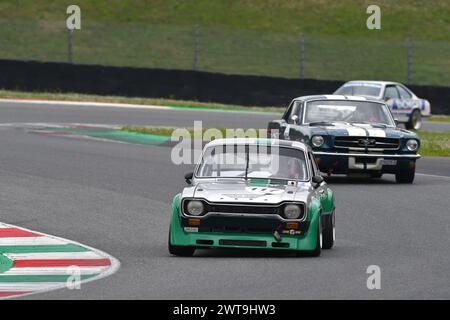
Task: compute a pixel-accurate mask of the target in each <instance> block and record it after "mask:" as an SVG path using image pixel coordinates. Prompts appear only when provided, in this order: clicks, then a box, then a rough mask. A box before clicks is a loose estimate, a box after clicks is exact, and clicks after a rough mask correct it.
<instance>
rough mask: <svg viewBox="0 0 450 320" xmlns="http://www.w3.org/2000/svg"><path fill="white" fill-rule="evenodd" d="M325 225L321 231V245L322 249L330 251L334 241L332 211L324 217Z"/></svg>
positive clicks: (334, 231) (334, 230)
mask: <svg viewBox="0 0 450 320" xmlns="http://www.w3.org/2000/svg"><path fill="white" fill-rule="evenodd" d="M324 218H325V219H326V220H325V225H324V228H323V229H324V230H323V243H322V249H331V248H332V247H333V245H334V241H335V240H336V227H335V215H334V210H333V212H332V213H331V214H329V215H327V216H324Z"/></svg>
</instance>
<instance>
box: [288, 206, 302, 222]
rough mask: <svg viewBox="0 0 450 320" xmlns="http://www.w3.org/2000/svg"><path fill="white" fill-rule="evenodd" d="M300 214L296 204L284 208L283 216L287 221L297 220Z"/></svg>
mask: <svg viewBox="0 0 450 320" xmlns="http://www.w3.org/2000/svg"><path fill="white" fill-rule="evenodd" d="M300 214H301V210H300V207H299V206H298V205H296V204H288V205H287V206H285V207H284V216H285V217H286V218H288V219H298V217H300Z"/></svg>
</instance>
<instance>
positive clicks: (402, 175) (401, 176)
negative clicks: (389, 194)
mask: <svg viewBox="0 0 450 320" xmlns="http://www.w3.org/2000/svg"><path fill="white" fill-rule="evenodd" d="M415 174H416V169H415V168H412V169H411V168H405V169H404V170H402V171H398V172H397V173H396V174H395V181H397V183H413V181H414V176H415Z"/></svg>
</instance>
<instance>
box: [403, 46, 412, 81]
mask: <svg viewBox="0 0 450 320" xmlns="http://www.w3.org/2000/svg"><path fill="white" fill-rule="evenodd" d="M405 47H406V83H407V84H412V81H413V80H412V68H413V61H412V59H413V46H412V41H411V39H410V38H406V41H405Z"/></svg>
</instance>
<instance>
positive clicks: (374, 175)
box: [370, 172, 383, 179]
mask: <svg viewBox="0 0 450 320" xmlns="http://www.w3.org/2000/svg"><path fill="white" fill-rule="evenodd" d="M382 176H383V173H382V172H372V173H371V174H370V177H371V178H374V179H379V178H381V177H382Z"/></svg>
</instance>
